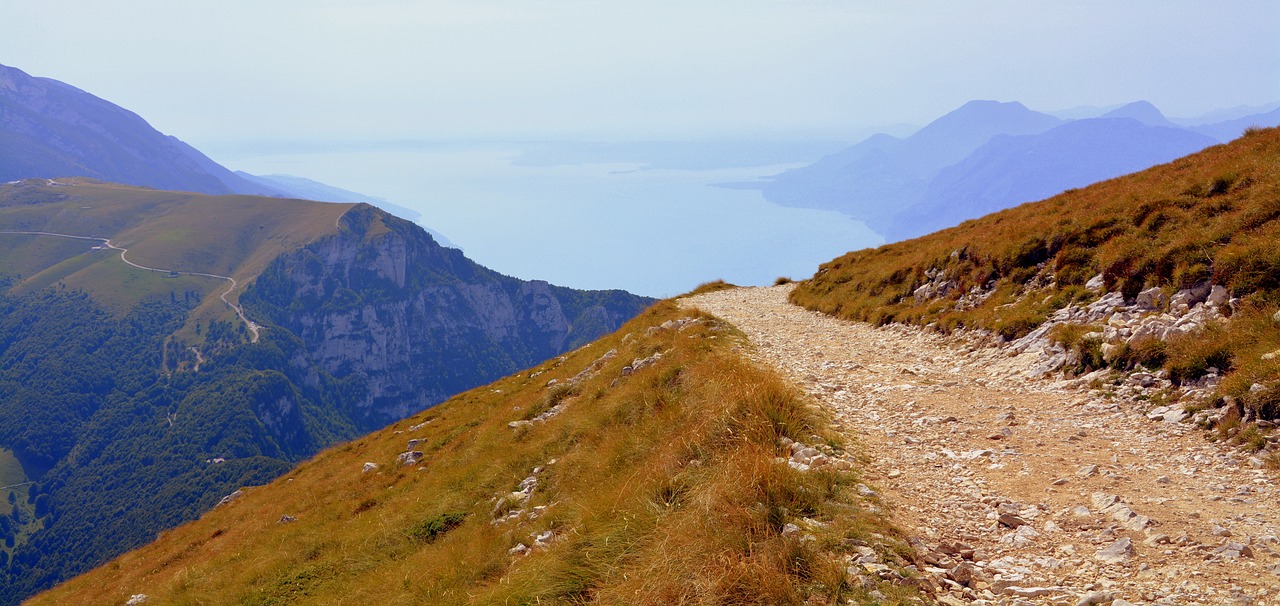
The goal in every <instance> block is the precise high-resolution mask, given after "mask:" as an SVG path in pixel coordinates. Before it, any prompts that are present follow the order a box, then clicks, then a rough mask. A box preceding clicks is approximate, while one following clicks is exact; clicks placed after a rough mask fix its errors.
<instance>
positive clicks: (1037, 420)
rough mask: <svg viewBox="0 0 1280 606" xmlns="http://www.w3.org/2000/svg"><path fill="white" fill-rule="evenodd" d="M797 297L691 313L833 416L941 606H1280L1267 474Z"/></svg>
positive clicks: (730, 299)
mask: <svg viewBox="0 0 1280 606" xmlns="http://www.w3.org/2000/svg"><path fill="white" fill-rule="evenodd" d="M790 289H791V286H782V287H773V288H740V289H733V290H726V291H720V292H714V293H708V294H704V295H699V296H696V297H691V298H688V299H683V300H682V304H683V305H685V306H688V307H697V308H699V309H702V310H703V311H706V312H708V313H712V314H714V315H716V316H719V317H720V318H723V319H724V320H727V321H728V322H730V323H732V324H734V325H735V326H737V327H738V328H739V329H741V330H742V331H743V332H745V333H746V334H747V335H748V337H749V338H750V340H751V342H752V344H753V346H754V348H753V350H752V351H750V352H749V353H748V355H750V356H751V357H753V358H754V359H756V360H757V361H758V362H760V363H763V364H766V365H769V366H773V367H776V368H777V369H779V370H780V371H781V372H783V373H784V374H785V375H786V376H788V377H789V378H790V379H791V380H793V381H794V382H795V383H796V384H798V385H800V386H801V387H802V388H803V389H804V390H805V391H806V392H807V393H808V394H809V395H810V396H811V397H812V398H813V399H814V400H815V401H816V402H818V403H819V404H820V405H821V406H822V407H823V408H825V409H826V410H828V411H829V413H830V415H831V416H832V417H833V419H834V421H835V423H836V425H837V426H838V427H839V428H840V429H841V430H842V431H843V432H844V433H845V434H846V435H847V436H848V437H849V438H850V439H851V441H852V442H854V443H855V448H856V449H857V450H859V451H860V454H862V455H865V456H866V458H867V461H868V463H867V467H866V469H865V470H864V472H863V473H864V476H863V477H864V479H865V480H866V481H867V482H868V483H869V484H872V485H873V486H875V487H876V488H877V490H878V491H879V492H880V493H881V496H882V497H883V498H884V501H885V502H886V503H887V504H888V505H889V506H890V507H891V509H892V511H891V513H892V515H893V517H894V519H895V520H896V522H897V523H898V524H899V526H900V527H901V528H903V529H904V530H905V531H907V532H908V533H909V534H911V535H913V537H914V538H915V540H916V546H917V549H918V551H920V552H921V553H922V555H923V556H924V559H925V560H926V561H928V562H929V565H928V566H927V567H925V568H924V569H923V571H922V572H923V573H925V574H928V575H931V576H932V577H933V578H934V579H935V582H936V583H937V584H938V585H939V586H941V587H942V588H943V589H942V591H940V592H939V593H938V596H937V597H938V599H939V602H940V603H943V604H989V605H997V604H998V605H1011V606H1012V605H1015V604H1067V605H1076V604H1113V605H1114V606H1123V605H1124V604H1161V605H1179V606H1182V605H1188V604H1203V605H1206V606H1208V605H1219V604H1252V605H1254V606H1262V605H1265V604H1270V605H1272V606H1277V605H1280V551H1277V550H1280V542H1278V539H1277V537H1276V535H1277V534H1278V533H1280V522H1278V520H1280V510H1278V508H1277V504H1280V491H1278V490H1277V483H1276V480H1277V473H1276V471H1275V470H1270V469H1265V468H1264V466H1263V464H1262V461H1261V460H1259V459H1257V458H1256V457H1252V458H1251V457H1249V456H1248V455H1247V454H1244V453H1241V452H1240V451H1238V450H1235V449H1234V448H1232V447H1228V446H1220V445H1218V444H1216V443H1212V442H1209V441H1208V440H1207V435H1208V432H1206V431H1204V430H1200V429H1196V428H1194V427H1192V426H1190V425H1189V424H1186V423H1169V422H1164V421H1152V420H1149V419H1148V418H1147V417H1146V416H1145V415H1144V414H1143V412H1144V411H1145V410H1146V409H1147V408H1150V407H1151V405H1150V404H1149V403H1145V402H1136V401H1126V400H1124V399H1109V398H1108V397H1106V396H1105V395H1104V394H1102V393H1101V392H1098V391H1092V390H1087V389H1085V390H1082V389H1076V388H1070V387H1068V386H1066V385H1064V384H1063V383H1054V382H1050V381H1032V380H1029V379H1026V378H1024V377H1023V375H1022V374H1021V372H1017V370H1018V369H1012V368H1011V367H1010V364H1009V360H1010V358H1008V357H1007V356H1006V355H1004V354H1002V353H1000V352H999V350H996V349H994V348H991V347H974V346H969V345H967V344H966V343H964V342H961V341H960V340H959V339H957V338H945V337H942V336H939V335H937V334H934V333H928V332H925V331H923V330H920V329H917V328H913V327H904V326H889V327H884V328H875V327H873V326H870V325H867V324H862V323H854V322H845V321H842V320H837V319H835V318H832V317H830V316H826V315H823V314H819V313H816V312H811V311H807V310H804V309H802V308H799V307H797V306H794V305H792V304H790V303H789V302H788V301H787V294H788V293H789V292H790Z"/></svg>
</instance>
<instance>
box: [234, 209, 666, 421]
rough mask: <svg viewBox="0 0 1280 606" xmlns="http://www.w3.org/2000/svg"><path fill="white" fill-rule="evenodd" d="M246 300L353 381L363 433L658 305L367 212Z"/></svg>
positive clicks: (306, 361) (300, 363) (317, 367)
mask: <svg viewBox="0 0 1280 606" xmlns="http://www.w3.org/2000/svg"><path fill="white" fill-rule="evenodd" d="M242 301H243V302H244V304H245V307H246V308H247V309H249V310H250V313H252V314H257V315H260V316H266V317H265V318H264V322H263V323H268V324H271V325H275V326H276V327H277V328H278V329H283V330H286V331H288V332H290V333H292V334H294V335H296V336H297V337H299V338H300V339H301V340H302V341H303V342H304V343H305V347H306V350H307V352H308V355H307V356H305V358H295V359H294V360H293V361H292V364H294V365H295V366H296V367H299V368H304V367H309V366H310V367H314V371H316V372H318V371H323V372H325V373H328V374H330V375H332V376H333V377H335V378H337V379H338V380H340V381H344V382H348V383H349V384H350V386H351V387H352V388H353V393H355V394H358V395H357V397H356V401H355V402H354V411H353V412H354V415H353V416H355V417H356V421H357V423H358V424H360V425H362V426H365V427H374V426H378V425H381V424H383V423H386V422H388V421H391V420H394V419H398V418H402V417H405V416H407V415H409V414H412V413H414V412H417V411H419V410H422V409H424V408H427V407H429V406H431V405H433V404H436V403H439V402H441V401H443V400H444V399H446V398H447V397H449V396H450V395H452V394H455V393H458V392H460V391H463V390H466V389H469V388H471V387H474V386H476V385H480V384H482V383H485V382H487V381H491V380H493V379H497V378H499V377H501V376H504V375H506V374H510V373H512V372H514V371H517V370H519V369H521V368H525V367H527V366H531V365H533V364H535V363H537V362H539V361H541V360H544V359H547V358H550V357H552V356H555V355H558V354H560V353H563V352H564V351H567V350H569V349H572V348H574V347H577V346H578V345H581V344H584V343H587V342H590V341H591V340H594V339H595V338H597V337H598V336H600V335H602V334H605V333H607V332H611V331H613V330H616V329H617V327H618V326H620V325H621V324H622V323H623V322H624V321H626V320H628V319H630V318H631V317H632V316H634V315H635V314H636V313H638V312H639V311H640V310H641V309H643V308H644V307H645V306H647V305H648V304H649V303H650V302H651V300H650V299H647V298H644V297H637V296H634V295H631V294H629V293H626V292H622V291H577V290H573V289H568V288H561V287H557V286H552V285H550V284H548V283H546V282H542V281H524V280H518V279H515V278H511V277H508V276H504V275H501V274H498V273H496V272H494V271H491V270H489V269H486V268H484V267H482V266H480V265H477V264H476V263H474V262H472V261H471V260H469V259H467V258H466V257H465V256H463V254H462V252H461V251H459V250H456V249H451V248H445V247H442V246H440V245H438V244H437V243H436V242H435V241H434V240H432V239H431V237H430V236H429V235H428V234H427V233H426V232H425V231H424V230H422V229H421V228H420V227H418V226H416V225H414V224H412V223H408V222H406V221H403V220H400V219H397V218H395V217H392V216H390V215H388V214H386V213H384V212H382V211H379V210H377V209H375V208H373V207H371V206H367V205H360V206H357V207H354V208H353V209H352V210H351V211H350V212H348V213H347V214H346V215H344V216H343V218H342V224H341V229H340V230H339V233H338V234H337V235H335V236H332V237H329V238H325V239H323V240H320V241H318V242H315V243H313V244H312V245H310V246H307V247H306V248H304V249H301V250H299V251H296V252H294V253H291V254H288V255H285V256H283V257H281V258H279V259H277V260H276V261H275V262H274V263H273V264H272V265H271V266H270V267H269V268H268V269H267V270H266V271H265V272H263V274H262V275H261V276H260V277H259V278H258V280H257V282H256V283H255V284H254V285H253V286H252V287H251V288H250V290H249V291H248V292H247V293H246V294H245V296H244V297H243V299H242ZM268 333H270V330H268ZM316 376H317V375H315V374H314V372H313V374H312V379H311V380H318V379H317V378H316Z"/></svg>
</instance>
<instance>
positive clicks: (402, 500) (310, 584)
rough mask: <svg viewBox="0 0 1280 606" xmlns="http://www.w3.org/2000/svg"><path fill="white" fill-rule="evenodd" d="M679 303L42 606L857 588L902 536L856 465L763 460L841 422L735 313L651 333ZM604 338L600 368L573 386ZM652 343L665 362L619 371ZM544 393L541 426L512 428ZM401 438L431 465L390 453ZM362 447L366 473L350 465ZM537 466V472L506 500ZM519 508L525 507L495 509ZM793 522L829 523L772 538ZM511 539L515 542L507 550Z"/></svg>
mask: <svg viewBox="0 0 1280 606" xmlns="http://www.w3.org/2000/svg"><path fill="white" fill-rule="evenodd" d="M688 313H689V312H681V311H679V310H678V309H677V308H676V307H675V306H674V305H673V304H671V303H661V304H659V305H657V306H655V307H654V308H652V309H650V310H649V311H646V312H645V313H644V314H642V315H641V316H640V317H639V318H637V319H635V320H633V321H632V322H631V323H629V324H628V325H626V326H625V327H624V328H623V329H622V330H620V331H619V332H618V333H616V334H614V335H612V336H610V337H606V338H605V339H602V340H601V341H599V342H597V343H593V344H592V345H589V346H587V347H585V348H583V349H580V350H577V351H575V352H572V353H570V354H568V355H567V356H565V357H564V359H563V360H562V361H561V360H552V361H550V362H548V363H546V364H543V365H541V366H540V367H538V368H536V369H532V371H527V372H524V373H521V374H519V375H515V376H512V377H508V378H506V379H503V380H501V381H498V382H496V383H494V384H492V385H489V386H485V387H481V388H478V389H475V390H472V391H470V392H467V393H464V394H462V395H459V396H457V397H456V398H454V399H452V400H450V401H449V402H446V403H444V404H442V405H440V406H437V407H435V408H432V409H430V410H428V411H426V412H424V413H422V414H419V415H417V416H416V417H414V418H411V419H407V420H405V421H402V422H399V423H396V424H395V425H393V426H391V427H388V428H386V429H384V430H382V431H380V432H377V433H375V434H372V435H370V436H367V437H365V438H362V439H360V440H357V441H355V442H352V443H349V444H346V445H343V446H340V447H337V448H334V449H331V450H329V451H326V452H324V453H321V454H320V455H318V456H317V457H316V458H315V459H314V460H312V461H310V462H307V463H304V464H302V465H301V466H300V467H299V468H297V469H296V470H295V471H293V472H292V473H290V474H288V475H286V476H285V477H282V478H280V479H278V480H277V481H275V482H274V483H272V484H271V485H270V486H267V487H258V488H252V489H249V490H247V491H246V492H247V494H246V495H245V496H244V497H242V498H241V499H240V500H238V501H235V502H233V503H231V504H229V505H225V506H223V507H221V508H218V509H215V510H214V511H212V512H210V513H208V514H206V515H205V516H204V517H202V518H201V519H200V520H198V521H196V522H194V523H191V524H188V525H185V526H182V527H180V528H177V529H174V530H171V531H169V532H167V533H165V534H164V535H162V536H161V538H160V539H159V540H158V541H157V542H156V543H154V544H152V545H149V546H147V547H144V548H142V549H140V550H138V551H135V552H132V553H129V554H126V555H124V556H121V557H120V558H117V559H116V560H115V561H113V562H111V563H110V564H108V565H106V566H104V567H102V568H100V569H98V570H95V571H93V572H91V573H89V574H87V575H85V576H82V577H79V578H76V579H73V580H72V581H69V582H68V583H67V584H65V585H64V586H62V587H60V588H57V589H55V590H54V591H52V592H50V593H47V594H44V595H41V596H39V597H37V598H36V599H35V600H34V602H33V603H34V604H89V603H93V604H110V603H120V602H122V601H123V600H124V599H127V597H128V596H129V595H132V594H136V593H146V594H148V595H150V596H152V599H153V600H155V601H156V602H157V603H174V604H289V603H326V604H365V603H377V604H466V603H483V604H489V603H493V604H501V603H511V604H531V603H580V602H586V601H591V602H599V603H606V604H623V603H625V604H671V603H721V604H723V603H735V604H739V603H741V604H803V603H806V600H809V599H811V598H813V599H820V600H822V602H823V603H830V602H832V601H839V602H843V601H844V600H845V599H849V598H853V599H862V598H865V595H866V594H865V593H864V592H865V591H866V589H865V588H863V587H862V586H861V585H860V584H859V585H858V586H857V587H856V588H855V587H853V586H852V585H851V584H850V582H849V579H846V578H845V572H844V568H845V564H844V563H843V562H842V561H841V555H842V554H843V553H844V551H843V550H844V549H845V547H846V546H847V545H848V544H849V543H850V542H854V543H855V544H873V545H876V544H882V543H885V542H888V543H890V544H892V545H898V544H900V541H898V540H897V539H895V538H893V537H895V536H898V535H897V533H896V532H895V531H894V530H893V529H892V528H891V527H890V526H889V525H888V524H887V523H886V521H885V519H884V517H883V514H880V513H878V512H876V511H874V510H872V509H870V508H868V507H866V506H865V505H866V504H865V502H864V501H863V500H862V498H861V497H859V496H858V495H857V493H856V491H855V490H853V486H854V483H855V482H856V480H857V474H856V472H854V471H837V470H834V469H831V468H818V469H815V470H812V471H809V472H799V471H796V470H794V469H792V468H790V467H788V466H787V465H786V464H782V463H778V462H776V461H775V458H776V457H778V456H780V455H783V454H784V453H786V452H787V451H786V450H785V449H784V448H783V447H782V444H783V443H784V442H783V438H787V439H791V440H800V441H804V442H806V443H810V444H836V445H839V444H841V440H840V438H839V436H838V435H836V434H833V433H831V432H830V431H829V430H828V429H827V428H828V427H829V420H828V419H827V418H825V417H824V415H823V414H821V413H820V411H818V410H817V409H816V408H814V407H812V406H811V405H810V404H809V403H808V402H806V401H805V400H804V399H803V397H802V396H801V395H800V394H799V393H798V392H797V391H796V390H795V389H794V388H793V387H792V386H790V385H788V384H786V383H784V382H783V381H782V380H780V379H779V378H778V377H777V376H775V375H773V374H771V373H769V372H767V371H765V370H763V369H761V368H759V367H757V366H755V365H753V364H751V363H749V362H746V361H745V360H743V359H742V358H740V357H739V356H738V354H736V353H734V352H733V348H734V347H735V346H739V345H741V344H742V343H743V342H742V341H741V335H740V334H739V333H737V331H736V330H734V329H732V327H729V326H727V325H724V324H722V323H721V322H719V321H718V320H715V319H713V318H710V317H708V316H693V317H695V318H697V319H698V320H699V321H698V322H696V323H693V324H690V325H688V326H686V327H685V328H684V329H682V330H677V329H655V330H653V331H650V330H649V329H650V328H651V327H655V326H658V325H660V324H662V323H663V322H665V321H668V320H671V319H675V318H679V317H689V316H688ZM627 335H630V336H627ZM610 349H616V350H617V354H616V355H615V356H614V357H612V358H610V359H608V360H606V361H604V362H603V363H601V364H600V365H599V371H598V373H597V374H595V375H593V376H590V377H589V378H586V379H584V380H582V381H580V382H578V383H577V384H576V385H573V386H572V387H570V386H569V385H567V384H568V382H569V380H570V379H571V378H572V377H574V376H575V375H577V374H578V373H579V372H581V371H582V370H583V369H584V368H587V367H588V366H590V365H591V364H592V363H593V362H595V361H598V360H600V359H601V358H602V357H603V356H604V354H605V353H606V352H607V351H608V350H610ZM654 352H661V353H662V354H663V355H662V357H661V359H659V360H658V361H657V362H656V363H654V364H652V365H648V366H644V367H642V368H640V369H638V370H636V371H634V372H632V373H630V374H627V375H624V374H623V368H624V367H625V366H628V365H630V364H631V363H632V361H633V360H635V359H637V358H642V357H647V356H649V355H651V354H652V353H654ZM552 379H554V380H555V381H556V383H555V384H554V385H550V386H548V383H549V382H550V381H551V380H552ZM555 405H560V406H562V407H563V408H562V410H561V412H560V413H559V414H558V415H556V416H553V417H551V418H550V419H548V420H546V421H538V422H535V423H533V424H532V425H522V424H519V423H518V422H519V421H522V420H527V419H531V418H534V417H535V416H536V413H533V411H545V410H547V409H549V408H550V407H551V406H555ZM512 422H517V424H516V426H515V427H514V428H513V427H511V426H509V424H511V423H512ZM423 423H425V425H422V426H421V427H420V428H419V429H417V430H410V429H409V428H410V427H414V426H418V425H419V424H423ZM410 439H418V440H421V441H420V442H419V443H418V445H417V446H415V448H416V449H418V450H422V451H423V452H424V453H425V454H426V460H425V461H424V462H423V463H422V464H420V465H410V466H407V467H406V466H401V465H399V464H398V463H397V462H396V456H397V454H399V453H400V452H402V451H404V450H405V449H406V448H407V446H408V440H410ZM365 462H374V463H376V464H377V465H378V466H379V467H378V469H377V470H376V471H373V472H370V473H362V468H363V465H364V463H365ZM535 469H536V470H537V472H536V473H535ZM530 476H533V477H535V478H536V488H534V489H533V490H532V491H531V493H530V494H529V495H528V496H527V497H522V496H520V494H518V493H517V494H515V495H513V494H512V493H516V492H517V491H519V490H520V487H521V482H522V481H523V480H524V479H525V478H527V477H530ZM536 508H541V509H536ZM511 511H523V512H524V514H523V515H521V516H519V517H518V519H509V520H500V519H501V518H504V517H505V516H506V514H507V513H508V512H511ZM535 511H537V512H539V515H538V516H537V517H536V519H535V518H532V517H531V516H530V515H529V514H530V513H532V512H535ZM285 515H289V516H292V517H294V518H296V521H292V522H286V523H281V522H280V520H281V518H282V516H285ZM804 518H810V519H813V520H819V521H822V522H824V523H826V524H827V526H826V527H823V528H814V529H808V530H806V534H811V535H813V536H812V538H811V539H806V540H802V538H801V537H799V536H786V537H784V536H782V534H781V531H782V529H783V526H784V525H785V524H787V523H796V524H803V523H804V522H803V519H804ZM548 531H549V532H551V533H552V535H550V536H551V538H550V539H548V540H545V541H544V543H545V546H539V545H537V544H536V543H535V539H536V537H537V536H539V534H540V533H546V532H548ZM877 537H878V538H877ZM521 544H523V545H525V546H527V547H529V548H531V551H530V552H529V554H528V555H513V554H512V553H509V551H510V550H511V549H512V548H516V547H517V546H518V545H521ZM886 549H891V548H890V547H886ZM888 558H889V561H890V562H895V564H894V565H896V566H899V567H900V566H901V565H902V564H905V563H906V561H905V560H902V559H901V558H900V557H899V556H895V555H893V554H892V553H889V554H888ZM883 589H884V592H885V593H886V594H888V595H890V596H893V595H902V596H905V595H908V594H911V592H909V591H906V592H905V593H904V591H905V590H901V589H896V588H893V587H890V586H888V584H887V583H886V584H885V587H884V588H883ZM904 599H905V598H904ZM896 600H897V598H893V599H891V600H889V601H888V602H886V603H896Z"/></svg>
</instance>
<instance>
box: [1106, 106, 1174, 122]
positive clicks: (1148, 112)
mask: <svg viewBox="0 0 1280 606" xmlns="http://www.w3.org/2000/svg"><path fill="white" fill-rule="evenodd" d="M1098 117H1099V118H1127V119H1129V120H1136V121H1138V122H1141V123H1143V124H1146V125H1147V126H1167V127H1169V128H1178V125H1177V124H1174V123H1173V122H1170V121H1169V119H1168V118H1166V117H1165V116H1164V114H1162V113H1160V110H1159V109H1156V106H1154V105H1152V104H1151V103H1150V102H1148V101H1134V102H1133V103H1128V104H1126V105H1122V106H1120V107H1117V108H1115V109H1113V110H1111V111H1109V112H1107V113H1105V114H1102V115H1101V116H1098Z"/></svg>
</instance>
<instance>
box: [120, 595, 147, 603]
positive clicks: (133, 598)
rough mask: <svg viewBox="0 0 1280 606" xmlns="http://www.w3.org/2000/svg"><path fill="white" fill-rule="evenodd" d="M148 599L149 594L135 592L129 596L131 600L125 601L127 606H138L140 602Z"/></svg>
mask: <svg viewBox="0 0 1280 606" xmlns="http://www.w3.org/2000/svg"><path fill="white" fill-rule="evenodd" d="M146 601H147V594H145V593H135V594H133V595H131V596H129V601H128V602H125V606H137V605H138V604H142V603H145V602H146Z"/></svg>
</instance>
